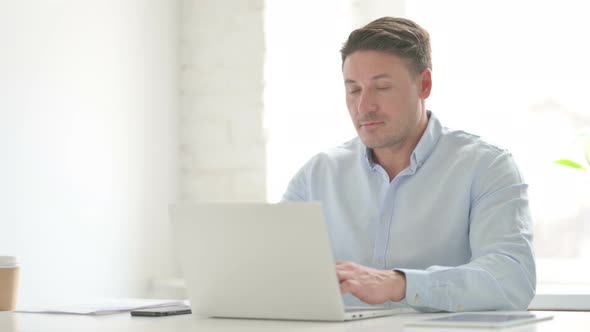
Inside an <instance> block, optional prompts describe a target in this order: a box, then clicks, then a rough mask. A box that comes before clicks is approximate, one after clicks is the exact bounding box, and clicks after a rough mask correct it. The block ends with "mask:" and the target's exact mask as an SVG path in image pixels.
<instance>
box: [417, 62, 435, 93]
mask: <svg viewBox="0 0 590 332" xmlns="http://www.w3.org/2000/svg"><path fill="white" fill-rule="evenodd" d="M418 80H419V81H418V83H419V88H420V97H421V98H422V99H426V98H428V96H430V91H431V90H432V71H431V70H430V69H429V68H426V69H424V70H423V71H422V73H421V74H420V76H419V78H418Z"/></svg>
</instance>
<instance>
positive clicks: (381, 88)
mask: <svg viewBox="0 0 590 332" xmlns="http://www.w3.org/2000/svg"><path fill="white" fill-rule="evenodd" d="M390 88H391V87H390V86H378V87H377V90H389V89H390Z"/></svg>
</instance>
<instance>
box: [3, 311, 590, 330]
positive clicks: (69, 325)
mask: <svg viewBox="0 0 590 332" xmlns="http://www.w3.org/2000/svg"><path fill="white" fill-rule="evenodd" d="M546 313H551V314H553V315H554V318H553V320H550V321H544V322H540V323H537V324H529V325H522V326H517V327H512V328H508V329H501V330H500V329H493V330H492V329H479V330H478V331H518V332H524V331H526V332H533V331H534V332H546V331H552V332H554V331H568V332H569V331H584V332H586V331H588V330H589V328H588V326H590V312H570V311H559V312H546ZM437 315H440V314H403V315H397V316H390V317H382V318H371V319H366V320H359V321H352V322H342V323H329V322H297V321H270V320H243V319H217V318H201V317H198V316H194V315H180V316H170V317H158V318H152V317H131V316H130V315H129V313H123V314H116V315H108V316H98V317H97V316H76V315H49V314H26V313H11V312H0V331H2V332H25V331H26V332H29V331H31V332H33V331H44V332H52V331H60V332H66V331H101V332H102V331H127V332H134V331H138V332H139V331H141V332H151V331H154V332H156V331H157V332H161V331H170V332H175V331H216V332H225V331H232V332H233V331H236V332H237V331H240V332H248V331H257V332H265V331H269V332H270V331H272V332H275V331H289V332H291V331H306V332H313V331H321V332H341V331H342V332H344V331H346V332H353V331H363V332H367V331H388V332H395V331H406V332H419V331H436V332H447V331H456V329H448V328H421V327H404V325H403V323H404V322H405V321H407V320H410V319H415V318H416V317H417V316H419V317H420V318H426V317H433V316H437ZM460 330H461V331H471V330H472V329H466V328H465V329H460Z"/></svg>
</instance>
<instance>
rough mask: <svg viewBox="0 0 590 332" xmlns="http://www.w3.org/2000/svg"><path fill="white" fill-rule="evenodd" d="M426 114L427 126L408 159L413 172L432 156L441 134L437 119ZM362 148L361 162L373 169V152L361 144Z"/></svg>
mask: <svg viewBox="0 0 590 332" xmlns="http://www.w3.org/2000/svg"><path fill="white" fill-rule="evenodd" d="M426 112H427V115H428V125H427V126H426V130H425V131H424V134H422V137H421V138H420V141H419V142H418V144H417V145H416V147H415V148H414V151H413V152H412V156H411V157H410V169H412V171H413V172H415V171H416V170H417V169H418V168H420V166H422V164H424V162H425V161H426V159H428V157H429V156H430V155H431V154H432V151H433V150H434V147H435V146H436V143H437V142H438V140H439V138H440V136H441V134H442V125H441V123H440V121H439V120H438V118H437V117H436V116H435V115H434V113H432V111H426ZM362 146H363V161H364V162H365V165H366V166H368V167H369V168H370V169H374V168H375V161H374V160H373V150H371V149H370V148H368V147H366V146H365V145H364V144H362Z"/></svg>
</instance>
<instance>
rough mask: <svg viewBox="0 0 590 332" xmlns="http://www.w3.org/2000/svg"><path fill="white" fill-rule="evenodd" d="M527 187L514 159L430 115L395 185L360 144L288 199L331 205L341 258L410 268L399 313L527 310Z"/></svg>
mask: <svg viewBox="0 0 590 332" xmlns="http://www.w3.org/2000/svg"><path fill="white" fill-rule="evenodd" d="M527 187H528V185H527V184H526V183H525V182H524V180H523V178H522V175H521V174H520V172H519V170H518V168H517V166H516V164H515V162H514V160H513V158H512V156H511V154H510V153H509V152H507V151H506V150H503V149H500V148H498V147H496V146H494V145H491V144H489V143H486V142H484V141H483V140H481V139H480V138H479V137H478V136H474V135H472V134H469V133H466V132H463V131H456V130H450V129H448V128H446V127H443V126H442V125H441V123H440V121H439V120H438V119H437V118H436V117H435V116H434V114H432V113H431V112H429V122H428V127H427V128H426V131H425V132H424V135H423V136H422V138H421V139H420V142H419V143H418V145H417V146H416V148H415V149H414V151H413V153H412V156H411V163H410V166H409V167H407V168H406V169H404V170H403V171H402V172H400V173H399V174H398V175H397V176H396V177H395V178H394V179H393V181H391V182H390V181H389V177H388V175H387V173H386V172H385V170H384V169H383V168H382V167H381V166H380V165H378V164H375V163H374V162H373V161H372V159H371V152H370V150H368V149H367V148H366V146H365V145H364V144H363V143H362V141H361V140H360V139H359V138H358V137H357V138H355V139H353V140H351V141H349V142H347V143H345V144H343V145H341V146H339V147H337V148H334V149H332V150H329V151H327V152H324V153H320V154H318V155H316V156H315V157H313V158H312V159H311V160H310V161H309V162H307V164H305V166H303V168H302V169H301V170H300V171H299V172H298V173H297V174H296V175H295V177H294V178H293V179H292V180H291V182H290V184H289V186H288V189H287V191H286V193H285V195H284V196H283V201H320V202H321V203H322V205H323V209H324V214H325V217H326V222H327V225H328V231H329V235H330V240H331V243H332V250H333V254H334V256H335V259H337V260H347V261H352V262H355V263H358V264H362V265H365V266H370V267H373V268H376V269H395V270H399V271H403V272H404V273H405V275H406V281H407V285H406V298H405V299H404V300H403V301H401V302H399V303H396V302H391V303H389V305H390V306H400V305H402V306H411V307H413V308H415V309H418V310H421V311H451V312H452V311H471V310H524V309H526V308H527V307H528V305H529V303H530V301H531V300H532V298H533V296H534V294H535V286H536V273H535V261H534V255H533V244H532V238H533V226H532V221H531V215H530V211H529V204H528V197H527ZM344 299H345V303H346V304H347V305H361V304H362V302H360V300H358V299H357V298H355V297H353V296H351V295H347V296H345V297H344Z"/></svg>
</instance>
